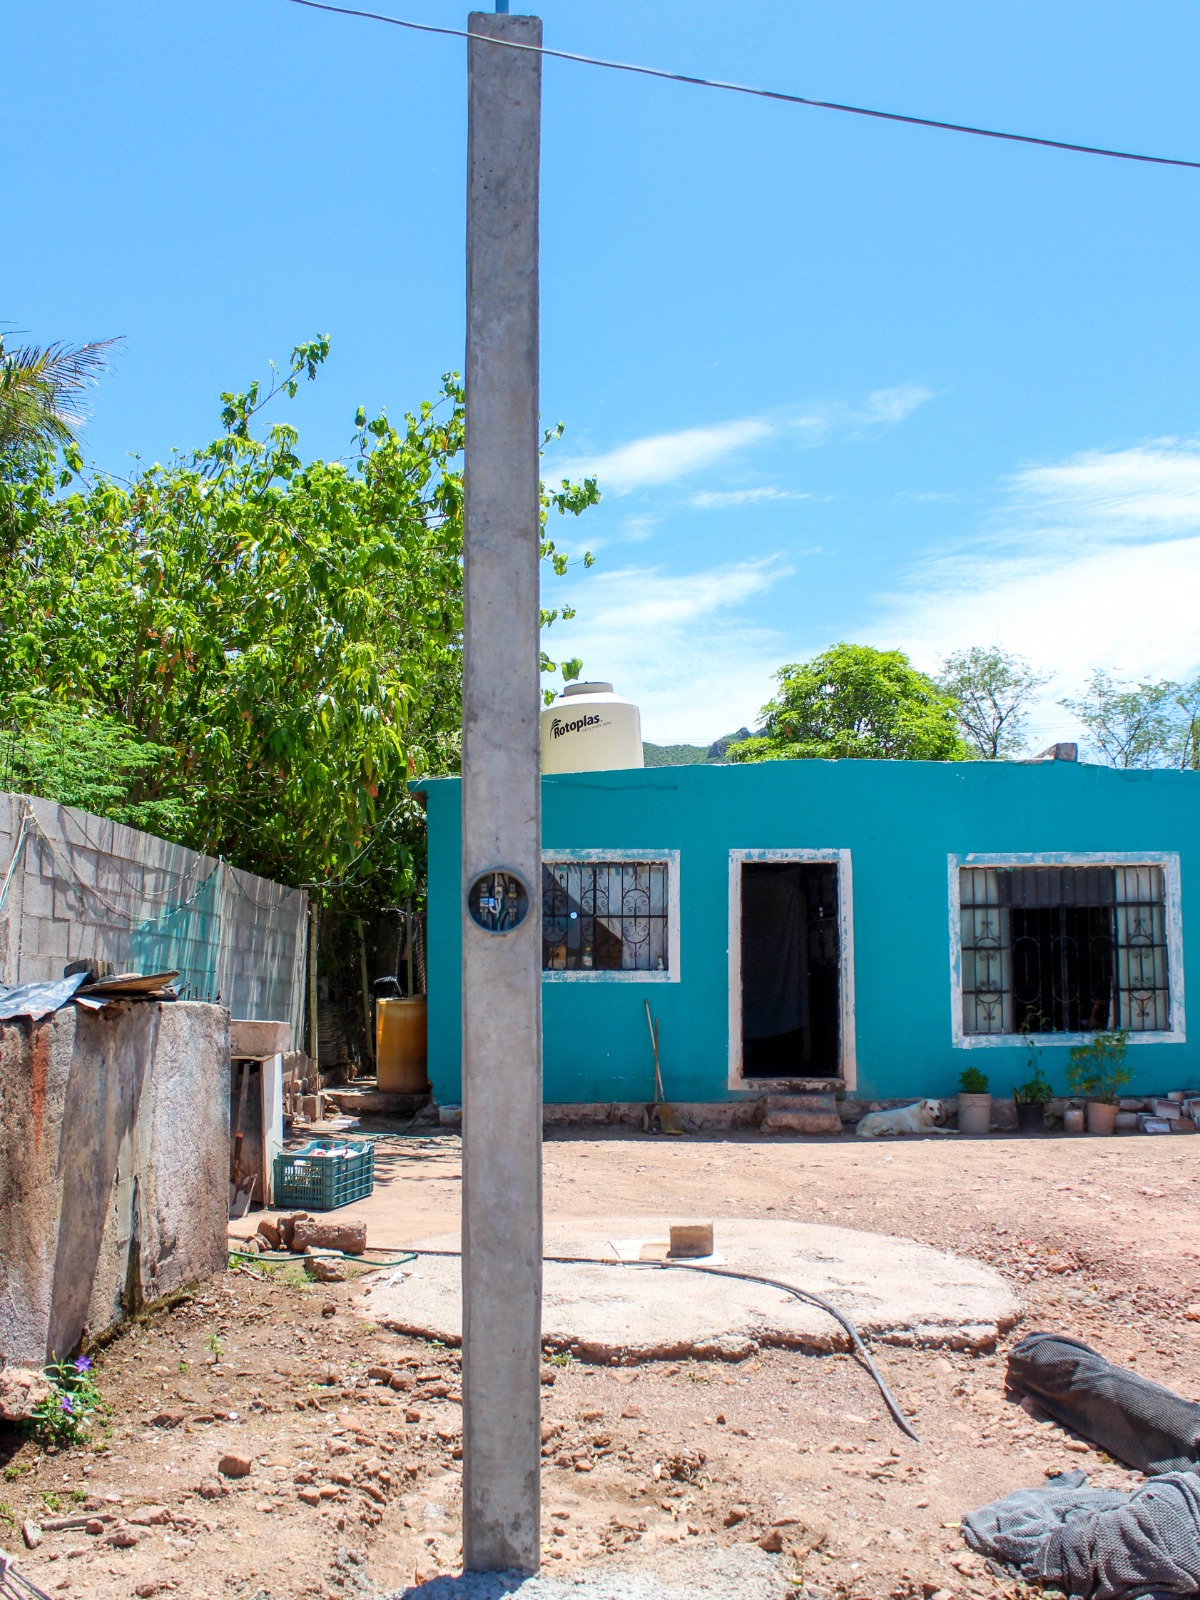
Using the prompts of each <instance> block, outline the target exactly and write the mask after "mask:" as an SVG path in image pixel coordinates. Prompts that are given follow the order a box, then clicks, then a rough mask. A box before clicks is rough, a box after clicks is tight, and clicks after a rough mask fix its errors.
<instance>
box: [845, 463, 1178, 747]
mask: <svg viewBox="0 0 1200 1600" xmlns="http://www.w3.org/2000/svg"><path fill="white" fill-rule="evenodd" d="M1010 489H1011V491H1012V494H1013V498H1012V499H1011V500H1010V501H1009V502H1008V504H1007V506H1006V507H1005V509H1004V510H1003V511H1002V513H1001V514H1000V515H999V516H997V518H996V519H995V527H994V529H993V531H992V532H990V533H989V534H988V535H987V536H985V537H980V538H977V539H974V540H970V541H968V542H967V543H965V544H964V545H962V546H961V547H959V548H958V549H955V550H949V551H943V552H941V553H939V554H938V555H937V556H936V557H933V558H930V559H928V560H926V561H925V562H923V563H922V564H920V565H919V566H918V567H916V568H915V569H914V571H913V572H912V574H911V575H910V579H909V581H908V583H907V584H906V585H905V586H904V587H903V588H902V589H901V590H900V591H899V592H898V593H895V594H892V595H890V596H886V597H883V599H882V601H881V609H880V615H879V619H878V622H877V623H876V625H875V626H874V627H873V628H871V629H869V630H867V631H868V632H873V633H875V634H876V635H879V634H882V635H883V636H884V637H886V639H887V640H888V641H889V642H892V643H898V644H901V645H902V646H903V647H904V648H905V649H907V650H909V651H910V653H911V654H912V655H913V657H914V659H915V660H916V661H917V662H918V663H919V664H920V665H922V666H925V667H927V668H932V667H935V666H936V664H937V660H938V658H939V657H940V656H943V655H945V654H946V653H948V652H949V651H951V650H955V649H959V648H964V647H966V646H969V645H972V644H981V645H990V644H1001V645H1003V647H1004V648H1006V649H1010V650H1015V651H1018V652H1019V653H1020V654H1022V655H1025V656H1028V657H1029V659H1030V660H1031V661H1032V662H1034V663H1035V664H1036V665H1038V666H1040V667H1042V668H1043V669H1045V670H1048V671H1051V672H1053V673H1054V674H1055V678H1054V681H1053V682H1052V683H1051V684H1050V685H1049V686H1048V688H1047V689H1046V691H1045V692H1044V696H1043V699H1042V701H1041V703H1040V704H1039V706H1038V708H1037V712H1036V715H1035V717H1034V719H1033V720H1034V724H1035V727H1034V732H1035V735H1036V736H1037V737H1038V738H1039V739H1040V740H1042V741H1044V742H1049V740H1050V739H1052V738H1055V737H1059V738H1062V737H1070V736H1071V734H1072V730H1073V729H1074V726H1075V725H1074V723H1073V720H1072V718H1071V717H1070V714H1069V713H1068V712H1067V711H1065V710H1064V709H1062V707H1061V706H1059V705H1058V704H1057V702H1058V701H1059V700H1060V699H1062V698H1063V697H1064V696H1074V695H1076V694H1077V693H1078V692H1079V691H1080V689H1081V688H1082V687H1083V685H1084V683H1085V681H1086V679H1087V677H1088V675H1089V673H1090V672H1091V670H1092V669H1093V668H1095V667H1106V668H1110V669H1112V670H1113V671H1114V672H1115V673H1116V674H1117V675H1118V676H1119V677H1128V678H1141V677H1146V676H1148V677H1156V678H1167V677H1173V678H1178V677H1184V676H1189V677H1190V676H1191V675H1193V674H1194V673H1195V671H1196V669H1197V665H1200V607H1198V606H1197V604H1196V595H1197V594H1198V593H1200V445H1198V444H1186V445H1181V444H1176V443H1175V442H1174V441H1170V442H1166V443H1157V444H1155V445H1153V446H1148V447H1141V448H1136V449H1130V450H1119V451H1109V452H1105V451H1091V452H1088V453H1086V454H1083V455H1078V456H1074V457H1072V458H1070V459H1069V460H1067V461H1064V462H1061V463H1058V464H1053V465H1048V466H1038V467H1031V468H1028V469H1026V470H1025V471H1023V472H1021V473H1019V474H1018V475H1017V476H1016V477H1015V478H1013V479H1012V480H1010Z"/></svg>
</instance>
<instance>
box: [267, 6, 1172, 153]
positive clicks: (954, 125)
mask: <svg viewBox="0 0 1200 1600" xmlns="http://www.w3.org/2000/svg"><path fill="white" fill-rule="evenodd" d="M288 4H289V5H294V6H305V7H306V8H307V9H308V10H310V11H331V12H333V13H334V15H335V16H339V17H361V18H363V19H364V20H366V21H368V22H386V23H388V24H389V25H390V26H391V27H393V28H409V29H411V30H412V31H413V32H414V33H438V34H442V35H444V36H445V37H446V38H449V39H477V40H480V41H481V42H482V43H485V44H494V45H497V46H499V47H500V48H501V49H504V50H526V51H530V52H532V53H533V54H535V55H542V56H551V57H553V58H554V59H555V60H556V61H576V62H579V63H580V64H581V65H582V66H585V67H608V68H610V69H611V70H612V71H614V72H634V73H637V74H638V75H639V76H640V77H643V78H665V79H666V80H667V81H668V82H670V83H690V84H692V85H694V86H695V87H697V88H700V89H724V90H726V91H728V92H729V93H730V94H749V95H754V96H756V97H757V98H758V99H760V100H781V101H783V102H784V103H785V104H787V105H793V106H810V107H812V108H813V109H814V110H817V111H842V112H845V113H846V114H847V115H849V116H852V117H873V118H875V119H876V120H877V121H879V122H905V123H908V124H909V126H911V127H914V128H938V129H940V130H941V131H942V132H944V133H969V134H972V135H973V136H974V137H975V138H977V139H1002V140H1004V141H1005V142H1006V143H1009V144H1034V145H1040V146H1041V147H1042V148H1043V149H1046V150H1069V151H1071V152H1073V153H1074V154H1076V155H1084V156H1106V157H1108V158H1109V159H1110V160H1112V161H1141V162H1144V163H1147V164H1148V165H1150V166H1156V167H1190V168H1192V169H1193V170H1194V171H1200V161H1184V160H1183V159H1182V158H1181V157H1179V156H1148V155H1141V154H1139V153H1138V152H1136V151H1133V150H1108V149H1106V148H1105V147H1104V146H1102V145H1095V144H1073V143H1072V142H1070V141H1069V140H1067V139H1040V138H1038V137H1037V136H1036V135H1034V134H1032V133H1005V132H1002V131H1001V130H1000V129H999V128H976V127H973V126H972V125H971V124H970V123H966V122H941V121H939V120H938V119H937V118H935V117H909V116H906V115H905V114H904V113H903V112H901V111H877V110H874V109H873V108H871V107H870V106H850V105H843V104H842V103H841V102H840V101H837V100H811V99H809V98H807V97H806V96H805V95H802V94H785V93H784V92H783V91H782V90H781V89H756V88H753V87H752V86H751V85H749V84H746V83H725V82H723V81H722V80H721V79H719V78H699V77H695V76H694V75H692V74H691V73H687V72H668V71H667V70H666V69H665V68H663V67H643V66H638V65H636V64H634V63H633V62H630V61H605V60H604V59H603V58H602V57H600V56H584V55H578V54H576V52H574V51H572V50H548V49H546V48H545V47H544V46H542V45H534V44H521V43H519V42H518V41H517V40H515V39H492V38H488V37H487V36H486V35H483V34H472V33H468V32H467V31H466V29H464V28H442V27H438V26H436V25H435V24H434V23H431V22H408V21H405V20H404V19H403V18H401V17H387V16H384V15H383V14H382V13H380V12H378V11H359V10H356V9H355V8H354V7H351V6H335V5H329V4H328V3H326V0H288Z"/></svg>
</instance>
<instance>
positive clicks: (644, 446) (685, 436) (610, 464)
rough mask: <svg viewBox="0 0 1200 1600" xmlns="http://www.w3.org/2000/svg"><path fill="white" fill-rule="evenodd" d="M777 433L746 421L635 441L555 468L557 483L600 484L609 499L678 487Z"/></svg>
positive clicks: (749, 419) (768, 426) (763, 424)
mask: <svg viewBox="0 0 1200 1600" xmlns="http://www.w3.org/2000/svg"><path fill="white" fill-rule="evenodd" d="M772 432H774V428H773V426H772V424H771V423H769V422H767V421H765V420H764V419H763V418H762V417H741V418H737V419H735V420H734V421H731V422H717V423H714V424H713V425H712V426H711V427H708V428H684V429H682V430H681V431H680V432H679V433H658V434H654V435H653V436H652V437H650V438H648V439H634V440H633V441H632V442H631V443H630V444H623V445H618V446H617V448H616V449H615V450H609V451H608V452H606V453H605V454H604V455H598V456H590V457H586V456H585V457H580V459H578V460H576V461H564V462H559V463H557V464H555V465H554V473H553V478H554V481H555V482H557V481H558V479H559V478H571V479H572V480H574V479H578V478H593V477H594V478H599V480H600V488H601V490H602V491H606V492H607V493H609V494H627V493H628V492H629V490H630V489H640V488H645V487H649V486H651V485H656V484H664V483H675V482H677V481H678V479H680V478H683V477H686V476H687V475H688V474H689V473H692V472H698V471H700V470H701V469H703V468H705V467H711V466H714V465H715V464H716V463H717V462H719V461H724V460H726V459H727V458H728V457H729V456H731V455H734V454H736V453H737V452H738V451H739V450H744V449H745V448H746V447H747V445H751V444H758V443H760V442H761V441H762V440H763V439H766V438H767V437H768V436H769V435H770V434H771V433H772Z"/></svg>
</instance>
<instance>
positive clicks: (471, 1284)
mask: <svg viewBox="0 0 1200 1600" xmlns="http://www.w3.org/2000/svg"><path fill="white" fill-rule="evenodd" d="M468 27H469V31H470V34H471V36H472V37H471V39H470V42H469V44H468V47H467V59H468V75H469V81H470V119H469V127H468V139H467V167H468V178H467V383H466V389H467V417H466V437H467V444H466V536H465V546H464V549H465V581H464V591H465V617H464V630H463V631H464V663H463V754H462V771H463V785H462V800H463V815H462V820H463V886H464V891H465V902H466V903H465V905H464V908H463V951H462V960H463V1458H464V1475H463V1546H464V1558H465V1565H466V1567H467V1569H468V1570H469V1571H475V1572H486V1571H496V1570H499V1569H503V1568H517V1569H520V1570H523V1571H526V1572H534V1571H536V1570H537V1568H538V1565H539V1561H540V1556H541V1506H540V1499H541V1426H540V1422H541V1389H540V1362H541V1318H542V973H541V966H542V961H541V854H540V852H541V787H540V773H539V739H538V714H539V710H540V704H539V698H540V675H539V665H538V664H539V611H538V605H539V599H538V568H539V542H540V533H539V518H538V511H539V499H538V480H539V455H538V444H539V429H538V172H539V157H540V142H541V90H542V70H541V69H542V59H541V56H540V55H539V54H538V53H537V51H536V50H528V51H526V50H508V49H505V48H503V46H498V45H495V44H489V43H488V42H487V41H488V40H490V39H504V40H509V41H512V42H514V43H519V44H524V45H534V46H538V45H540V44H541V42H542V24H541V22H540V20H539V19H538V18H536V17H516V16H505V15H492V14H487V13H483V12H478V11H476V12H472V13H471V18H470V22H469V24H468Z"/></svg>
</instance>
